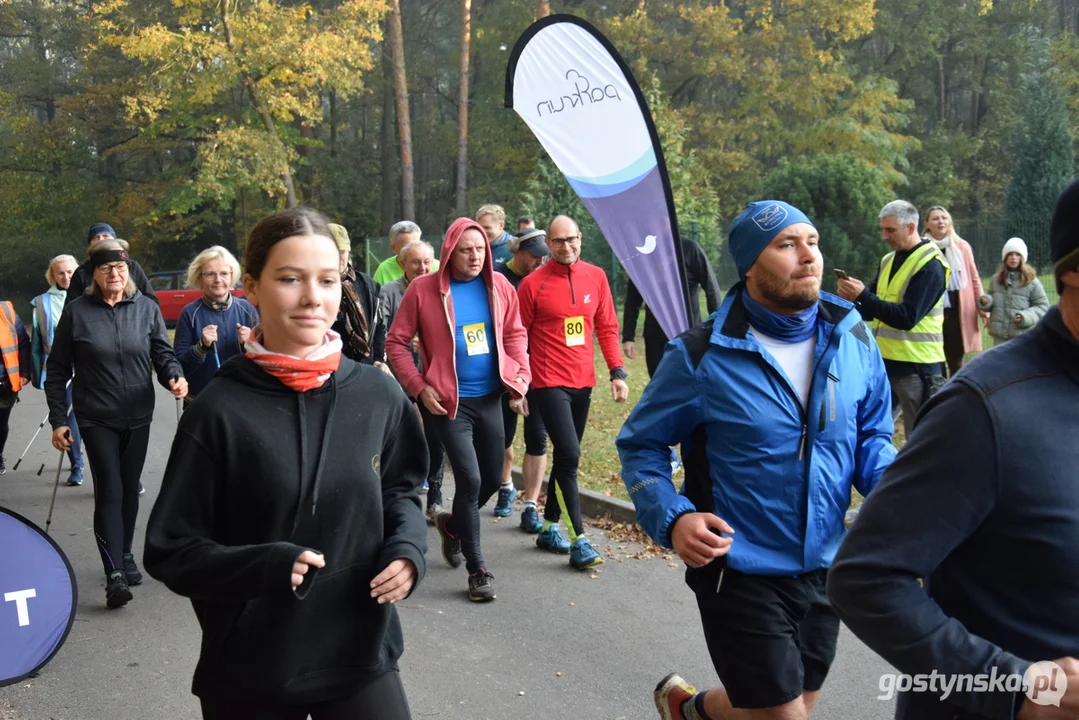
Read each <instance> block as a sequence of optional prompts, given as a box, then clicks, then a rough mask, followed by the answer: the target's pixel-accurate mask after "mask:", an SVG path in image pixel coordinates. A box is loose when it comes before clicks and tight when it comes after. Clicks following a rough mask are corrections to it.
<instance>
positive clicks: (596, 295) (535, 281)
mask: <svg viewBox="0 0 1079 720" xmlns="http://www.w3.org/2000/svg"><path fill="white" fill-rule="evenodd" d="M517 293H518V298H519V299H520V302H521V324H523V325H524V327H525V330H526V331H527V332H528V353H529V358H530V360H531V362H532V373H533V374H532V387H534V388H549V387H565V388H586V387H595V385H596V370H595V365H594V362H595V361H594V356H593V350H592V332H593V330H595V332H596V335H597V336H598V338H599V347H600V350H602V351H603V357H604V359H606V361H607V369H608V370H610V371H612V372H613V371H614V370H616V369H619V368H621V367H623V365H624V362H623V361H622V348H621V346H620V345H619V344H618V316H617V315H615V312H614V300H612V299H611V286H610V285H609V284H608V283H607V275H606V273H604V272H603V271H602V270H600V269H599V268H598V267H596V266H595V265H591V264H589V263H586V262H585V261H583V260H578V261H577V262H575V263H573V264H572V265H563V264H561V263H558V262H555V261H554V260H551V261H549V262H547V264H546V265H544V266H543V267H541V268H540V269H538V270H535V271H533V272H532V273H529V274H528V275H527V276H526V277H525V279H524V280H522V281H521V286H520V287H519V288H518V290H517Z"/></svg>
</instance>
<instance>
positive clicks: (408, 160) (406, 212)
mask: <svg viewBox="0 0 1079 720" xmlns="http://www.w3.org/2000/svg"><path fill="white" fill-rule="evenodd" d="M387 24H388V25H389V31H390V32H389V38H390V52H391V54H392V56H393V90H394V98H395V101H396V105H397V134H398V137H399V138H400V142H401V206H402V212H403V218H402V219H404V220H413V221H414V220H415V219H416V180H415V173H414V170H413V164H412V121H411V118H410V115H409V112H408V75H407V74H406V73H405V37H404V30H403V28H402V25H401V0H393V4H392V7H391V9H390V15H389V17H388V18H387Z"/></svg>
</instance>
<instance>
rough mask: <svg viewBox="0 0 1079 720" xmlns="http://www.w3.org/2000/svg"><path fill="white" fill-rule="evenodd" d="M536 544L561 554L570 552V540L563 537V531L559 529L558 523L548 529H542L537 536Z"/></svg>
mask: <svg viewBox="0 0 1079 720" xmlns="http://www.w3.org/2000/svg"><path fill="white" fill-rule="evenodd" d="M541 527H542V525H541ZM536 546H537V547H539V548H540V549H542V550H549V551H550V552H553V553H558V554H559V555H565V554H566V553H568V552H569V540H567V539H566V538H564V537H562V531H561V530H559V529H558V526H557V525H552V526H551V527H549V528H547V529H546V530H540V534H539V535H537V536H536Z"/></svg>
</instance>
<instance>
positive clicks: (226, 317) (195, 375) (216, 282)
mask: <svg viewBox="0 0 1079 720" xmlns="http://www.w3.org/2000/svg"><path fill="white" fill-rule="evenodd" d="M239 278H240V263H239V262H237V261H236V258H235V257H233V255H232V253H230V252H229V251H228V250H226V249H225V248H223V247H221V246H220V245H214V246H213V247H210V248H207V249H205V250H203V251H202V252H200V253H199V254H198V256H197V257H196V258H195V259H194V260H192V261H191V265H189V266H188V268H187V286H188V287H189V288H194V289H197V290H202V297H200V298H199V299H198V300H195V301H194V302H192V303H188V305H187V306H186V307H185V308H184V309H183V312H181V313H180V319H179V320H177V321H176V338H175V340H174V342H173V346H174V347H175V348H176V357H177V358H179V360H180V365H182V366H183V368H184V376H185V377H186V378H187V379H188V382H189V383H190V391H189V393H188V396H187V399H186V400H185V401H184V403H185V405H186V404H189V403H191V402H192V401H193V400H194V399H195V398H196V397H198V394H199V393H200V392H202V389H203V388H204V387H206V386H207V385H208V384H209V382H210V380H211V379H212V378H213V376H214V373H216V372H217V369H218V368H219V367H221V364H222V363H224V362H225V361H226V360H228V359H229V358H230V357H232V356H233V355H241V354H243V352H244V344H245V343H247V341H248V340H250V338H251V328H253V327H255V326H256V325H258V322H259V314H258V310H256V309H255V307H254V306H253V305H252V304H251V303H249V302H248V301H247V300H245V299H243V298H238V297H233V295H232V288H233V287H235V285H236V282H237V281H238V280H239Z"/></svg>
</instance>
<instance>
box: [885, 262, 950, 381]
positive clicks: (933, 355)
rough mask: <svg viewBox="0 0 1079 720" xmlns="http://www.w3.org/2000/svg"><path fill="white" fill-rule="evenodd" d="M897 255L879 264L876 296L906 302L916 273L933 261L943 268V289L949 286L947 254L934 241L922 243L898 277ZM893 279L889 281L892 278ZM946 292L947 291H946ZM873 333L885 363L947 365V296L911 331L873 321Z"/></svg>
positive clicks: (886, 299) (894, 301)
mask: <svg viewBox="0 0 1079 720" xmlns="http://www.w3.org/2000/svg"><path fill="white" fill-rule="evenodd" d="M894 260H895V252H890V253H888V254H887V255H885V256H884V259H883V260H881V263H880V276H879V277H878V279H877V295H878V296H879V297H880V299H881V300H884V301H885V302H890V303H901V302H903V296H904V295H905V294H906V292H907V286H908V285H910V279H911V278H912V277H914V275H915V273H917V272H918V271H919V270H921V269H922V268H923V267H925V266H926V265H927V264H929V263H931V262H933V261H934V260H939V261H940V264H941V265H943V266H944V287H945V289H946V288H947V287H948V278H949V277H950V276H951V273H952V270H951V268H950V267H949V266H948V261H947V260H946V259H945V258H944V254H943V253H942V252H941V251H940V250H939V249H938V248H937V246H936V245H934V244H933V242H932V241H930V242H927V243H923V244H922V245H921V246H920V247H919V248H917V249H916V250H915V251H914V252H912V253H911V254H910V256H909V257H908V258H907V259H906V262H904V263H903V264H902V265H901V266H900V267H899V269H898V270H896V271H895V275H892V262H893V261H894ZM889 276H890V279H889ZM946 291H947V290H945V292H946ZM872 327H873V334H874V335H875V336H876V338H877V346H878V347H880V354H881V356H882V357H883V358H884V359H885V360H896V361H900V362H912V363H919V364H923V365H926V364H930V363H941V362H944V360H945V358H944V293H941V296H940V298H939V299H938V300H937V302H936V304H935V305H933V308H932V309H931V310H930V311H929V312H928V313H927V314H926V316H925V317H923V318H922V319H921V320H920V321H919V322H918V324H917V325H915V326H914V327H913V328H911V329H910V330H897V329H896V328H893V327H891V326H889V325H886V324H884V323H883V322H881V321H880V320H874V321H873V325H872Z"/></svg>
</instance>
